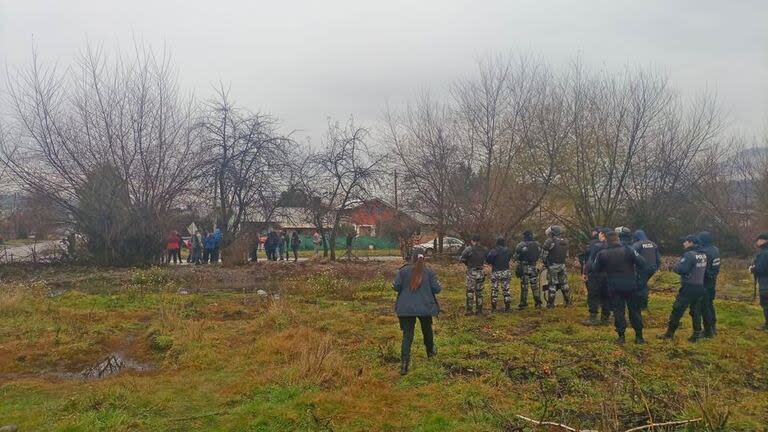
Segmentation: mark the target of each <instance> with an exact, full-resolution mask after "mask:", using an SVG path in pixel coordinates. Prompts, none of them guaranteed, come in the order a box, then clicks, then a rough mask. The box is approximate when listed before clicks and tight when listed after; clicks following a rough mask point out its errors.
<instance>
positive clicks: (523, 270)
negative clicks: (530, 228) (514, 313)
mask: <svg viewBox="0 0 768 432" xmlns="http://www.w3.org/2000/svg"><path fill="white" fill-rule="evenodd" d="M526 234H527V235H526V236H525V237H524V240H523V241H522V242H520V243H518V244H517V247H516V248H515V259H516V260H517V262H518V267H517V276H518V277H519V278H520V304H518V305H517V307H518V309H523V308H525V307H528V288H529V287H530V288H531V291H532V292H533V301H534V302H535V304H536V307H541V291H540V290H539V271H538V270H537V269H536V262H537V261H538V260H539V257H540V256H541V246H540V245H539V242H537V241H534V240H533V237H532V235H531V234H529V233H528V232H526Z"/></svg>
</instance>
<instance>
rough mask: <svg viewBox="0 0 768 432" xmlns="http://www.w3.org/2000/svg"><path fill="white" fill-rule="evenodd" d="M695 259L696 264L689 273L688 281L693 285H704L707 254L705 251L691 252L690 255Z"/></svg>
mask: <svg viewBox="0 0 768 432" xmlns="http://www.w3.org/2000/svg"><path fill="white" fill-rule="evenodd" d="M691 255H692V257H693V258H694V259H695V261H696V265H695V266H694V267H693V270H691V272H690V273H688V280H687V282H688V283H689V284H691V285H704V273H705V272H706V271H707V254H705V253H703V252H690V253H689V256H691Z"/></svg>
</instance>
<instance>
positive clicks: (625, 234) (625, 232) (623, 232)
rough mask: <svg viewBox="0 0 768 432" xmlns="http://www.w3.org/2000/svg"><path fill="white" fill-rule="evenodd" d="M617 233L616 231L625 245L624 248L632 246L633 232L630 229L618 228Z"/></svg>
mask: <svg viewBox="0 0 768 432" xmlns="http://www.w3.org/2000/svg"><path fill="white" fill-rule="evenodd" d="M615 231H616V234H618V235H619V240H620V241H621V244H623V245H624V246H631V245H632V230H630V229H629V227H625V226H620V227H616V229H615Z"/></svg>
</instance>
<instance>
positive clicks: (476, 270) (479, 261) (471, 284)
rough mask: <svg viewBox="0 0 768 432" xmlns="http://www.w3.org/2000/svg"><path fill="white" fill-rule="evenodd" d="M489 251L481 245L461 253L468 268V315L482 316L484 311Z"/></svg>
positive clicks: (462, 259)
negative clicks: (486, 259)
mask: <svg viewBox="0 0 768 432" xmlns="http://www.w3.org/2000/svg"><path fill="white" fill-rule="evenodd" d="M487 254H488V252H487V250H486V249H485V248H484V247H482V246H481V245H479V244H477V245H474V246H467V247H466V248H465V249H464V251H463V252H462V253H461V258H460V260H461V262H462V263H464V264H465V265H466V266H467V315H469V314H471V313H472V309H473V304H474V307H475V311H474V313H476V314H480V313H482V311H483V282H485V272H484V271H483V264H484V263H485V258H486V255H487Z"/></svg>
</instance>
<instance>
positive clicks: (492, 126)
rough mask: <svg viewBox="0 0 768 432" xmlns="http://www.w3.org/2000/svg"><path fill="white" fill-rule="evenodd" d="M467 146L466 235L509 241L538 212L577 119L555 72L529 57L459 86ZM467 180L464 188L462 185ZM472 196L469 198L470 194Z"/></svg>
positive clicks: (488, 66)
mask: <svg viewBox="0 0 768 432" xmlns="http://www.w3.org/2000/svg"><path fill="white" fill-rule="evenodd" d="M452 94H453V100H454V104H455V108H454V109H455V111H456V115H457V118H458V119H459V130H460V136H461V142H462V146H463V147H464V148H467V149H469V154H468V155H467V164H466V167H465V169H464V172H463V176H464V179H463V180H462V179H457V181H459V183H460V186H459V187H458V189H459V190H462V191H465V193H464V194H462V195H460V196H461V197H462V199H461V200H460V205H458V213H459V214H460V218H461V219H463V220H464V221H473V222H472V223H471V224H470V225H469V226H465V227H464V228H463V229H460V230H461V231H465V232H466V231H470V230H471V231H479V230H481V229H482V230H484V231H486V232H488V231H491V232H494V231H495V232H496V234H508V233H510V232H511V231H512V230H513V229H515V228H516V227H518V226H519V225H520V224H521V223H522V222H523V221H524V220H525V219H526V218H527V217H529V216H530V215H531V213H532V212H533V211H534V210H535V209H536V208H538V207H539V205H540V204H541V202H542V200H543V199H544V197H545V196H546V194H547V191H548V188H549V185H550V183H551V182H552V181H553V179H554V177H555V157H556V155H557V150H558V146H559V145H560V141H562V140H563V138H564V136H566V134H567V131H568V130H569V127H570V123H571V120H570V118H569V117H568V114H569V112H568V111H567V110H566V108H567V105H566V104H565V103H564V102H565V98H564V97H563V95H562V89H561V88H560V85H559V83H558V82H556V81H555V80H553V76H552V74H551V72H550V70H549V68H548V67H547V66H546V65H545V64H544V63H542V62H541V61H539V60H537V59H534V58H532V57H529V56H519V57H516V58H504V57H497V58H493V59H489V60H485V61H481V62H479V64H478V74H477V75H476V76H475V77H470V78H467V79H464V80H461V81H459V82H458V83H456V84H455V86H454V87H453V91H452ZM462 181H463V184H461V183H462ZM466 191H471V193H466Z"/></svg>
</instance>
